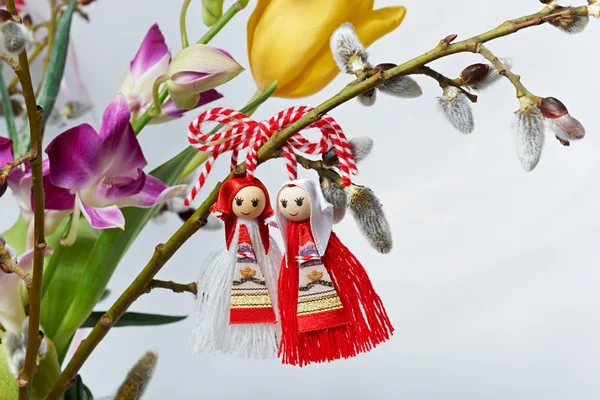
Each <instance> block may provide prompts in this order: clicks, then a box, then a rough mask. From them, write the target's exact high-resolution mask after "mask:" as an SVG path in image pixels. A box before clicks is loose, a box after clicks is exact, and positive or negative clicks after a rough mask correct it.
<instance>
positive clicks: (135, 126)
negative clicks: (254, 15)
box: [133, 0, 250, 135]
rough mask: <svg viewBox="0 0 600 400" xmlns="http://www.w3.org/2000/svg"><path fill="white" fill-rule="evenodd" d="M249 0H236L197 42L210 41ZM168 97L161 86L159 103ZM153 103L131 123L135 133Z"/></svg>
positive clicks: (137, 131) (142, 125)
mask: <svg viewBox="0 0 600 400" xmlns="http://www.w3.org/2000/svg"><path fill="white" fill-rule="evenodd" d="M249 1H250V0H238V1H237V2H236V3H235V4H233V5H232V6H231V7H229V10H227V12H225V14H223V15H222V16H221V18H219V20H218V21H217V22H216V23H215V24H214V25H213V26H212V27H211V28H210V29H209V30H208V32H206V34H204V36H202V37H201V38H200V40H198V44H207V43H208V42H210V40H211V39H212V38H214V37H215V36H216V35H217V33H219V32H220V31H221V29H223V28H224V27H225V25H227V23H228V22H229V21H231V19H232V18H233V17H234V16H235V15H236V14H237V13H238V12H240V11H241V10H243V9H244V7H246V5H248V2H249ZM182 12H183V10H182ZM168 97H169V91H168V90H167V88H166V87H164V88H162V90H161V91H160V92H159V96H158V98H159V101H160V104H163V103H164V102H165V100H167V98H168ZM154 104H156V103H153V104H152V105H151V106H150V107H148V109H147V110H146V111H145V112H144V113H143V114H142V115H141V116H140V118H138V120H137V121H135V123H134V124H133V131H134V132H135V134H136V135H138V134H139V133H140V132H141V131H142V129H144V127H145V126H146V125H148V123H149V122H150V120H151V119H152V116H151V115H150V114H151V113H152V112H153V111H151V110H153V108H154Z"/></svg>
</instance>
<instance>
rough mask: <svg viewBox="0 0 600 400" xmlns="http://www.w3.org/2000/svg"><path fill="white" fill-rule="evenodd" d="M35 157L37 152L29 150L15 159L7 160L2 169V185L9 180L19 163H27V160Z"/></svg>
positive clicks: (0, 180)
mask: <svg viewBox="0 0 600 400" xmlns="http://www.w3.org/2000/svg"><path fill="white" fill-rule="evenodd" d="M34 158H35V154H33V152H31V151H29V152H27V153H25V154H23V155H22V156H20V157H18V158H16V159H14V160H13V161H9V162H7V163H6V165H5V166H4V167H3V168H2V169H0V185H3V184H4V183H5V182H6V181H7V180H8V177H9V176H10V173H11V172H12V170H13V169H15V168H16V167H18V166H19V165H22V164H24V163H26V162H27V161H31V160H33V159H34Z"/></svg>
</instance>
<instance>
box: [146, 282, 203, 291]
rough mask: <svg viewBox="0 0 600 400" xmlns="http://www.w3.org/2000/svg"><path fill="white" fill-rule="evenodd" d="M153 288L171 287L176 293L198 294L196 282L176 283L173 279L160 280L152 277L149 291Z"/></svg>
mask: <svg viewBox="0 0 600 400" xmlns="http://www.w3.org/2000/svg"><path fill="white" fill-rule="evenodd" d="M152 289H169V290H172V291H173V292H175V293H192V294H198V285H197V284H196V282H192V283H176V282H173V281H159V280H158V279H152V280H151V281H150V283H149V284H148V292H150V291H151V290H152Z"/></svg>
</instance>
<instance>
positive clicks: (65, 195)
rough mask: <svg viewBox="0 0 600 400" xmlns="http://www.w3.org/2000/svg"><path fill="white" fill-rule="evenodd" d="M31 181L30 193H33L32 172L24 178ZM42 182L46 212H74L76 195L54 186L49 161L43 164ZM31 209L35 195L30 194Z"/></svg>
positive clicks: (29, 182)
mask: <svg viewBox="0 0 600 400" xmlns="http://www.w3.org/2000/svg"><path fill="white" fill-rule="evenodd" d="M25 176H27V178H28V179H29V181H28V185H29V192H31V180H30V178H31V171H29V172H27V173H23V176H22V177H25ZM42 181H43V185H44V209H46V210H72V209H73V205H74V204H75V195H74V194H72V193H71V191H70V190H68V189H64V188H61V187H58V186H56V185H53V184H52V182H51V180H50V163H49V160H44V161H43V162H42ZM30 208H31V210H33V193H30Z"/></svg>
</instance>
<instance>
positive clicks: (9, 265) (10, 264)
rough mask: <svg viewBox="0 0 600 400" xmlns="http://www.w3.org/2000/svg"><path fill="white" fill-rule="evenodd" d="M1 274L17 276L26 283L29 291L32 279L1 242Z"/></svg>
mask: <svg viewBox="0 0 600 400" xmlns="http://www.w3.org/2000/svg"><path fill="white" fill-rule="evenodd" d="M0 271H1V272H0V273H5V274H15V275H17V276H18V277H19V278H21V279H22V280H23V282H25V286H26V287H27V289H29V288H30V287H31V283H32V279H31V275H29V274H28V273H27V272H25V270H24V269H23V268H21V266H19V264H17V263H16V262H15V260H13V259H12V257H11V255H10V253H9V252H8V251H7V250H6V248H5V247H4V244H3V243H2V242H1V241H0Z"/></svg>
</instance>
